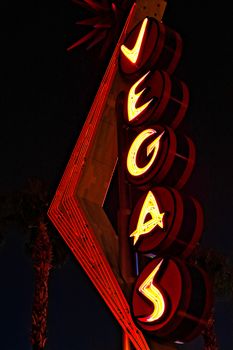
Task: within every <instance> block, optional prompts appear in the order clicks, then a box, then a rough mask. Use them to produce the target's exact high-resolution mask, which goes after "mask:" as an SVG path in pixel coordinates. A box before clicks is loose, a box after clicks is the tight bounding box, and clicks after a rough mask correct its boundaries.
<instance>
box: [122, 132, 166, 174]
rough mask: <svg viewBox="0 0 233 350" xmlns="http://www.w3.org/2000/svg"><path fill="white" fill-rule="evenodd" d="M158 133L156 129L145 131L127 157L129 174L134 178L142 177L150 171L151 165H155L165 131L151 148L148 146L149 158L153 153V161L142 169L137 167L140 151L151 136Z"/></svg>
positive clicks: (136, 139) (133, 144) (134, 142)
mask: <svg viewBox="0 0 233 350" xmlns="http://www.w3.org/2000/svg"><path fill="white" fill-rule="evenodd" d="M156 133H157V131H156V130H154V129H146V130H143V131H142V132H141V133H140V134H139V135H138V136H137V137H136V138H135V140H134V141H133V143H132V145H131V147H130V149H129V152H128V156H127V169H128V172H129V173H130V174H131V175H132V176H140V175H143V174H144V173H146V172H147V170H148V169H150V167H151V165H152V164H153V163H154V161H155V159H156V156H157V154H158V150H159V146H160V139H161V137H162V136H163V134H164V131H163V132H162V134H160V135H159V136H158V137H157V138H156V139H155V140H154V141H153V142H152V143H151V144H150V145H149V146H147V156H149V155H150V153H151V152H153V154H152V157H151V159H150V160H149V162H148V163H147V164H146V165H145V166H144V167H142V168H140V167H139V166H138V165H137V154H138V150H139V148H140V147H141V145H142V143H143V142H144V141H145V140H146V139H147V138H148V137H150V136H151V135H154V134H156Z"/></svg>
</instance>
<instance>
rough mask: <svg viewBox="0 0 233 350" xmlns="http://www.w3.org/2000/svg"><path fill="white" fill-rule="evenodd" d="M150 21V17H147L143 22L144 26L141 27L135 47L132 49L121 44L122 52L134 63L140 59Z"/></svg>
mask: <svg viewBox="0 0 233 350" xmlns="http://www.w3.org/2000/svg"><path fill="white" fill-rule="evenodd" d="M147 23H148V18H145V19H144V21H143V22H142V26H141V29H140V32H139V34H138V37H137V40H136V43H135V45H134V47H133V48H132V49H131V50H130V49H128V48H127V47H126V46H125V45H121V52H122V53H123V54H124V55H125V56H126V57H127V58H128V60H129V61H131V62H132V63H136V62H137V59H138V55H139V52H140V49H141V46H142V41H143V38H144V34H145V31H146V26H147Z"/></svg>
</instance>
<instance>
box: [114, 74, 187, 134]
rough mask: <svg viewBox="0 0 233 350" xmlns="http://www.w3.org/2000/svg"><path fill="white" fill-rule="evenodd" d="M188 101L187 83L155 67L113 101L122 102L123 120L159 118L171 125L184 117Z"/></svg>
mask: <svg viewBox="0 0 233 350" xmlns="http://www.w3.org/2000/svg"><path fill="white" fill-rule="evenodd" d="M122 100H123V101H122ZM188 102H189V91H188V88H187V86H186V85H185V84H184V83H183V82H181V81H179V80H175V79H173V78H171V77H170V76H169V74H167V73H166V72H163V71H158V70H156V71H154V72H151V71H149V72H147V73H146V74H145V75H143V76H142V77H141V78H139V79H138V80H137V81H136V82H134V83H133V84H132V85H131V87H130V88H129V90H128V91H127V92H124V98H122V99H118V102H117V103H122V108H121V110H122V113H123V116H124V120H125V122H126V123H127V124H129V125H132V126H134V125H141V124H143V125H145V124H146V123H148V122H150V123H151V122H157V121H158V120H161V121H163V122H165V123H166V124H168V125H171V127H172V128H173V129H174V128H176V127H177V126H178V125H179V124H180V122H181V121H182V119H183V118H184V116H185V113H186V110H187V108H188ZM117 109H118V110H119V107H117Z"/></svg>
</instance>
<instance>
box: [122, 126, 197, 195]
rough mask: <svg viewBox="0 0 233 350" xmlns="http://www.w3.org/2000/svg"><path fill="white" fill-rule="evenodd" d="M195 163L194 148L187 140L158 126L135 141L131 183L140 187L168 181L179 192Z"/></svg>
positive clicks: (130, 159)
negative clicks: (150, 183)
mask: <svg viewBox="0 0 233 350" xmlns="http://www.w3.org/2000/svg"><path fill="white" fill-rule="evenodd" d="M132 133H134V134H135V131H133V132H132ZM194 161H195V148H194V145H193V142H192V141H191V140H190V139H189V138H188V137H184V136H179V137H176V135H175V133H174V131H173V130H172V129H171V128H168V127H166V128H165V127H162V126H160V125H155V126H152V127H150V128H147V129H145V130H143V131H141V132H139V133H138V134H137V136H136V137H135V136H134V137H133V138H132V141H131V143H130V146H129V149H128V152H127V158H126V172H127V176H128V180H129V181H130V182H131V183H132V184H135V185H138V186H140V185H145V184H147V183H149V182H152V183H154V184H160V183H162V181H166V184H167V185H168V186H172V187H175V188H177V189H180V188H181V187H183V186H184V184H185V183H186V182H187V180H188V178H189V176H190V175H191V172H192V170H193V167H194Z"/></svg>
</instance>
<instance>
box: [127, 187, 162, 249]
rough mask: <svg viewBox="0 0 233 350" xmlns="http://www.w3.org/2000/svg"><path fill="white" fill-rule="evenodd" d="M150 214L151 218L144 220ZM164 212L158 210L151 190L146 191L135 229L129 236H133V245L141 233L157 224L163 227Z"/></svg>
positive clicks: (143, 233) (148, 230)
mask: <svg viewBox="0 0 233 350" xmlns="http://www.w3.org/2000/svg"><path fill="white" fill-rule="evenodd" d="M148 214H150V216H151V219H150V220H147V221H146V222H145V219H146V217H147V215H148ZM163 216H164V213H160V212H159V207H158V204H157V201H156V199H155V197H154V195H153V193H152V192H151V191H149V192H148V194H147V196H146V199H145V201H144V203H143V206H142V209H141V212H140V215H139V219H138V223H137V228H136V230H135V231H134V232H133V233H131V235H130V237H134V241H133V244H134V245H135V244H136V243H137V241H138V239H139V237H140V236H141V235H146V234H147V233H149V232H151V231H152V230H153V229H154V228H155V227H156V226H157V225H158V226H160V227H161V228H163Z"/></svg>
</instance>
